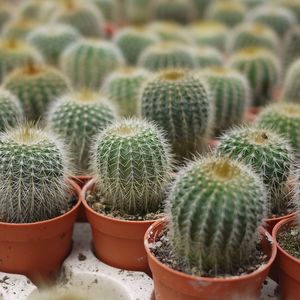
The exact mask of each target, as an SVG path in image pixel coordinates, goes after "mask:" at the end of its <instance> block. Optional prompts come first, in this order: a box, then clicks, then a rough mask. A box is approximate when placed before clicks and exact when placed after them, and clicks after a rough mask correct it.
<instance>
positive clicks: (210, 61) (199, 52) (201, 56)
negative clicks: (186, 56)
mask: <svg viewBox="0 0 300 300" xmlns="http://www.w3.org/2000/svg"><path fill="white" fill-rule="evenodd" d="M195 57H196V61H197V65H198V67H199V68H206V67H210V66H221V65H222V64H223V55H222V53H221V52H220V51H219V50H217V49H215V48H213V47H209V46H202V47H198V48H197V49H195Z"/></svg>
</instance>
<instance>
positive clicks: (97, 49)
mask: <svg viewBox="0 0 300 300" xmlns="http://www.w3.org/2000/svg"><path fill="white" fill-rule="evenodd" d="M123 61H124V59H123V55H122V53H121V52H120V50H119V49H118V48H117V47H116V46H115V45H113V44H111V43H110V42H107V41H101V40H100V41H98V40H79V41H78V42H76V43H74V44H72V45H70V46H69V47H67V48H66V49H65V50H64V51H63V53H62V54H61V56H60V62H59V65H60V68H61V69H62V70H63V71H64V72H65V73H66V74H67V75H68V77H69V78H70V79H71V81H72V82H73V85H74V87H77V88H90V89H96V90H98V89H99V88H100V86H101V84H102V82H103V80H104V78H105V77H106V76H107V75H108V74H109V73H111V72H112V71H114V70H115V69H116V68H118V67H119V66H121V65H122V64H123Z"/></svg>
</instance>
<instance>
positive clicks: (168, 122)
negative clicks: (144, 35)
mask: <svg viewBox="0 0 300 300" xmlns="http://www.w3.org/2000/svg"><path fill="white" fill-rule="evenodd" d="M141 114H142V116H143V117H144V118H146V119H148V120H152V121H155V122H156V123H157V124H158V125H159V126H160V127H161V128H162V129H164V130H165V131H166V133H167V137H168V139H169V141H170V143H171V144H172V146H173V150H174V152H175V153H176V155H177V157H178V159H182V158H185V157H191V156H192V155H193V154H194V153H196V152H198V151H203V150H204V149H205V148H206V146H207V141H208V138H209V135H210V133H211V129H212V127H213V116H214V112H213V103H212V98H211V93H210V90H209V88H208V85H206V82H204V81H203V80H202V79H200V78H199V77H198V76H196V75H195V74H193V73H191V72H189V71H184V70H180V69H178V70H176V69H175V70H172V69H171V70H167V71H162V72H160V73H159V74H156V75H153V77H152V78H149V80H147V82H146V83H145V84H144V85H143V87H142V90H141Z"/></svg>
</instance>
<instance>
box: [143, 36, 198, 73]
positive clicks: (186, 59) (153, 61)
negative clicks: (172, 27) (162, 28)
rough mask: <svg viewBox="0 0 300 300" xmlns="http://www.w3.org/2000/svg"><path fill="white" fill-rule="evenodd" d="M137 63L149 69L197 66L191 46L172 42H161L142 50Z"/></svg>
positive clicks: (191, 67)
mask: <svg viewBox="0 0 300 300" xmlns="http://www.w3.org/2000/svg"><path fill="white" fill-rule="evenodd" d="M138 65H139V66H140V67H142V68H145V69H147V70H150V71H159V70H162V69H170V68H186V69H194V68H196V66H197V62H196V59H195V57H194V55H193V51H192V48H190V47H188V46H185V45H181V44H179V43H174V42H161V43H158V44H156V45H153V46H150V47H148V48H147V49H145V51H143V52H142V54H141V55H140V58H139V60H138Z"/></svg>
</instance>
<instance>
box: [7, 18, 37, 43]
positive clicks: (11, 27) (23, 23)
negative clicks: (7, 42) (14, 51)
mask: <svg viewBox="0 0 300 300" xmlns="http://www.w3.org/2000/svg"><path fill="white" fill-rule="evenodd" d="M37 26H38V23H37V22H36V21H35V20H30V19H13V20H11V21H10V22H8V23H7V24H6V25H5V26H4V28H3V32H2V36H3V37H4V38H7V39H16V40H26V38H27V36H28V34H29V33H30V32H31V31H32V30H33V29H35V28H36V27H37Z"/></svg>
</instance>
